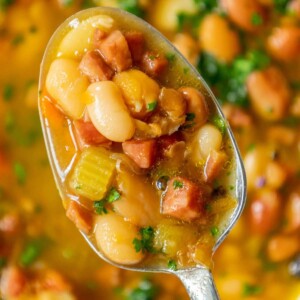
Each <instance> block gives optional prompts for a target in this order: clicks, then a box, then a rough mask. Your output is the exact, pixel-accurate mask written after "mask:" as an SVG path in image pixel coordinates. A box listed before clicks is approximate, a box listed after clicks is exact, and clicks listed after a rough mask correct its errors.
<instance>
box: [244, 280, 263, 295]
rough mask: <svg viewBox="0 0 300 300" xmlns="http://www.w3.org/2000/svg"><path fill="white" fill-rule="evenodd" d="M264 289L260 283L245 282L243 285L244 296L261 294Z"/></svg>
mask: <svg viewBox="0 0 300 300" xmlns="http://www.w3.org/2000/svg"><path fill="white" fill-rule="evenodd" d="M262 291H263V288H262V287H261V286H259V285H254V284H249V283H245V284H244V286H243V296H244V297H249V296H255V295H259V294H260V293H261V292H262Z"/></svg>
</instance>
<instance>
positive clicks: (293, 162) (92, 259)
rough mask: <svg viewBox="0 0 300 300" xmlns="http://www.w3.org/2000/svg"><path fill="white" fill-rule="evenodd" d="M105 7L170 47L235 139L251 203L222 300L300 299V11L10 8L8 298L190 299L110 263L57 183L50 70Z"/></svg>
mask: <svg viewBox="0 0 300 300" xmlns="http://www.w3.org/2000/svg"><path fill="white" fill-rule="evenodd" d="M100 5H103V6H115V7H119V8H122V9H124V10H127V11H129V12H131V13H133V14H136V15H138V16H140V17H142V18H144V19H145V20H147V21H149V22H150V23H151V24H152V25H154V26H155V27H156V28H157V29H159V30H160V31H161V32H162V33H163V34H164V35H165V36H166V37H167V38H169V39H170V40H171V41H172V42H173V43H174V44H175V46H176V47H177V48H178V49H179V50H180V51H181V52H182V53H183V54H184V55H185V56H186V58H187V59H188V60H189V61H190V62H191V63H192V64H193V65H195V66H196V67H197V69H198V70H199V72H200V73H201V75H202V76H203V77H204V79H205V80H206V81H207V83H208V84H209V85H210V86H211V88H212V90H213V91H214V93H215V95H216V97H217V98H218V100H219V101H220V103H221V104H222V106H223V109H224V113H225V115H226V117H227V119H228V121H229V123H230V125H231V127H232V129H233V131H234V134H235V137H236V139H237V141H238V144H239V146H240V149H241V152H242V155H243V159H244V162H245V167H246V172H247V177H248V201H247V206H246V209H245V211H244V213H243V216H242V218H241V220H240V221H239V222H238V224H237V225H236V227H235V228H234V230H233V231H232V233H231V234H230V235H229V237H228V238H227V239H226V241H225V242H224V244H222V246H221V247H220V248H219V249H218V251H217V252H216V254H215V255H214V257H213V260H214V270H213V272H214V276H215V280H216V285H217V288H218V290H219V292H220V296H221V299H230V300H235V299H247V300H250V299H251V300H260V299H264V300H267V299H272V300H274V299H286V300H299V299H300V279H299V273H300V271H299V264H300V185H299V184H300V131H299V129H300V1H299V0H290V1H289V0H222V1H221V0H220V1H218V0H184V1H183V0H151V1H150V0H107V1H105V0H103V1H101V0H83V1H80V0H0V122H1V125H0V298H1V299H5V300H6V299H42V300H48V299H49V300H51V299H54V300H55V299H62V300H64V299H66V300H69V299H91V300H92V299H108V300H109V299H125V300H151V299H153V300H154V299H155V300H156V299H159V300H162V299H164V300H167V299H170V300H179V299H182V300H183V299H188V297H187V295H186V293H185V290H184V288H183V286H182V285H181V283H180V282H179V281H178V280H177V279H176V278H174V277H173V276H171V275H162V274H159V275H157V274H155V275H153V274H141V273H132V272H128V271H124V270H119V269H116V268H115V267H112V266H110V265H107V264H106V263H104V262H102V261H101V260H100V259H99V258H98V257H97V256H96V255H95V254H94V253H93V252H92V250H90V249H89V248H88V246H87V244H86V243H85V241H84V240H83V238H82V237H81V235H80V234H79V232H78V231H77V229H76V228H75V226H74V225H73V224H72V223H71V222H70V221H69V220H68V219H67V218H66V216H65V211H64V209H63V206H62V203H61V200H60V198H59V195H58V192H57V190H56V187H55V184H54V180H53V178H52V174H51V170H50V166H49V163H48V160H47V155H46V152H45V148H44V143H43V138H42V132H41V128H40V122H39V116H38V111H37V97H38V77H39V66H40V62H41V59H42V55H43V52H44V49H45V47H46V44H47V42H48V40H49V38H50V36H51V35H52V33H53V32H54V30H55V28H56V27H57V26H58V25H59V24H60V23H61V22H62V21H63V20H64V19H65V18H66V17H68V16H69V15H71V14H73V13H75V12H76V11H78V10H81V9H85V8H88V7H93V6H100ZM297 263H298V269H297Z"/></svg>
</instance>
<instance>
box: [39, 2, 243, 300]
mask: <svg viewBox="0 0 300 300" xmlns="http://www.w3.org/2000/svg"><path fill="white" fill-rule="evenodd" d="M97 15H107V16H110V17H112V18H113V19H116V20H118V24H119V25H120V27H121V28H124V29H131V30H138V31H140V32H142V33H143V34H144V36H145V40H146V41H147V43H148V44H149V45H148V44H147V47H150V48H151V45H154V44H155V49H156V50H158V51H160V52H161V53H173V54H175V57H176V60H175V61H174V68H175V69H177V68H178V69H179V68H180V69H181V70H186V72H184V74H185V75H184V74H183V73H182V75H180V74H179V73H176V76H172V77H170V78H168V81H167V83H168V85H170V86H173V87H175V88H178V87H180V86H182V85H187V86H192V87H195V88H197V89H198V90H200V91H201V93H202V94H203V95H204V96H205V98H206V101H207V103H208V106H209V109H210V111H213V112H214V113H216V114H218V116H219V117H220V118H221V119H222V120H223V121H224V123H225V124H226V129H225V136H226V138H227V139H228V142H229V144H230V146H231V149H232V155H233V161H234V167H233V170H232V171H233V172H232V180H231V183H232V185H233V186H234V189H233V190H232V191H231V193H232V196H233V197H234V198H235V199H237V205H236V207H235V208H234V210H233V211H232V213H231V215H230V216H229V217H228V218H227V219H226V223H225V225H224V229H223V231H222V233H221V234H220V236H219V237H218V239H217V240H216V243H215V245H214V247H213V253H214V252H215V251H216V249H217V248H218V247H219V246H220V244H221V243H222V241H223V240H224V239H225V237H226V236H227V235H228V233H229V232H230V230H231V228H232V227H233V226H234V224H235V223H236V221H237V220H238V218H239V216H240V215H241V212H242V210H243V208H244V205H245V201H246V177H245V171H244V167H243V164H242V160H241V156H240V153H239V150H238V147H237V144H236V141H235V139H234V137H233V133H232V131H231V130H230V127H229V125H228V123H227V121H226V120H225V118H224V115H223V113H222V111H221V108H220V106H219V104H218V102H217V100H216V99H215V97H214V95H213V94H212V92H211V91H210V89H209V87H208V86H207V84H206V83H205V81H204V80H203V78H202V77H201V76H200V75H199V73H198V72H197V70H196V69H195V68H194V67H193V66H192V65H191V64H190V63H188V62H187V60H186V59H185V58H184V57H183V56H182V55H181V54H180V53H179V52H178V51H177V50H176V48H175V47H174V46H173V45H172V44H171V43H170V42H169V41H168V40H167V39H166V38H165V37H164V36H162V34H161V33H159V32H158V31H157V30H156V29H155V28H153V27H152V26H151V25H149V24H148V23H146V22H145V21H143V20H142V19H140V18H138V17H136V16H134V15H132V14H130V13H127V12H125V11H122V10H120V9H115V8H108V7H97V8H91V9H87V10H84V11H81V12H78V13H76V14H75V15H73V16H71V17H70V18H68V19H67V20H66V21H65V22H64V23H63V24H62V25H61V26H60V27H59V28H58V29H57V31H56V32H55V33H54V35H53V36H52V38H51V39H50V41H49V43H48V46H47V48H46V51H45V54H44V57H43V61H42V64H41V69H40V80H39V90H40V91H41V92H40V96H39V112H40V118H41V123H42V129H43V134H44V139H45V144H46V149H47V153H48V157H49V160H50V164H51V168H52V171H53V175H54V179H55V182H56V185H57V187H58V190H59V193H60V196H61V198H62V199H63V201H64V199H67V197H70V195H66V193H65V191H64V188H63V181H64V179H65V178H66V175H67V174H68V172H69V171H70V166H71V165H72V161H73V160H74V157H72V155H71V156H70V159H69V163H65V162H62V160H61V159H60V155H61V153H62V152H63V151H69V150H70V149H62V148H64V146H62V145H63V143H61V142H62V141H61V140H60V139H59V138H57V135H56V133H57V132H59V130H60V129H59V128H58V129H57V128H54V126H53V123H51V122H49V120H48V119H47V118H46V117H45V115H44V113H43V109H42V105H41V102H42V96H41V94H42V91H43V88H44V86H45V78H46V75H47V71H48V69H49V66H50V63H51V55H52V57H53V53H55V50H56V49H57V45H58V43H59V41H60V40H61V39H62V37H63V36H64V35H65V34H66V32H67V31H68V30H70V29H71V28H76V26H78V24H79V23H80V22H81V21H82V20H85V19H87V18H88V17H91V16H97ZM149 41H150V43H149ZM163 83H166V82H163ZM70 152H72V151H70ZM81 233H82V235H83V237H84V238H85V240H86V241H87V243H88V244H89V245H90V247H91V248H92V249H93V250H94V251H95V252H96V254H97V255H98V256H99V257H100V258H102V259H103V260H105V261H106V262H108V263H110V264H112V265H115V266H117V267H120V268H123V269H127V270H133V271H141V272H163V273H172V274H174V275H176V276H177V277H178V278H179V279H180V280H181V281H182V283H183V284H184V286H185V288H186V290H187V292H188V294H189V296H190V298H191V299H192V300H216V299H219V296H218V293H217V290H216V287H215V284H214V281H213V277H212V274H211V271H210V270H209V269H208V268H207V267H206V266H204V265H197V266H196V267H192V268H185V269H180V270H171V269H168V268H166V267H157V268H155V267H146V268H145V267H138V266H133V267H131V266H130V267H129V266H124V265H120V264H116V263H114V262H112V261H110V260H109V259H108V258H107V257H106V256H105V255H104V254H103V253H102V252H101V250H99V249H98V247H97V246H96V245H95V243H94V241H93V240H92V239H90V238H89V237H88V236H87V235H86V234H85V233H83V232H81Z"/></svg>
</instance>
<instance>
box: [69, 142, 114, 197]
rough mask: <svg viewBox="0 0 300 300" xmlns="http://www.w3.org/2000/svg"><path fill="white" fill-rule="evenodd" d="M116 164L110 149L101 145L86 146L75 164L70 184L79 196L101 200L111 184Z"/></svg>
mask: <svg viewBox="0 0 300 300" xmlns="http://www.w3.org/2000/svg"><path fill="white" fill-rule="evenodd" d="M115 166H116V162H115V160H114V159H112V158H110V153H109V151H107V150H105V149H104V148H101V147H97V148H96V147H89V148H86V149H84V150H83V151H82V153H81V154H80V157H79V160H78V161H77V164H76V165H75V168H74V172H73V174H72V175H71V178H70V181H69V186H70V188H71V189H72V191H73V192H74V193H75V194H76V195H78V196H83V197H86V198H88V199H90V200H100V199H102V198H103V197H104V196H105V194H106V192H107V190H108V188H109V186H110V184H111V181H112V178H113V175H114V171H115Z"/></svg>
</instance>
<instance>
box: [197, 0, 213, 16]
mask: <svg viewBox="0 0 300 300" xmlns="http://www.w3.org/2000/svg"><path fill="white" fill-rule="evenodd" d="M194 3H195V4H196V5H197V6H198V8H199V10H200V11H201V12H202V13H209V12H211V11H212V10H214V9H215V8H216V7H218V0H194Z"/></svg>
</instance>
